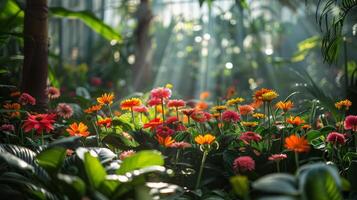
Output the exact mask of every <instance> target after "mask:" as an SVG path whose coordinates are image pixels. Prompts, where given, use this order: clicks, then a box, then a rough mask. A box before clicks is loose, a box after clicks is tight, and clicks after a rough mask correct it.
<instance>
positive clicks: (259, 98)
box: [253, 88, 273, 103]
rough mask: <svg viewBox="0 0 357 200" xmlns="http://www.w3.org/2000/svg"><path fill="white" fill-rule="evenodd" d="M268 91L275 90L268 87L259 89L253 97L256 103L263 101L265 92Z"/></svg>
mask: <svg viewBox="0 0 357 200" xmlns="http://www.w3.org/2000/svg"><path fill="white" fill-rule="evenodd" d="M268 92H273V90H270V89H267V88H262V89H260V90H257V91H256V92H255V93H254V95H253V99H254V102H255V103H259V102H262V101H263V94H265V93H268Z"/></svg>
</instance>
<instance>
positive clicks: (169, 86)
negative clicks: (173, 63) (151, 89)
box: [165, 83, 174, 89]
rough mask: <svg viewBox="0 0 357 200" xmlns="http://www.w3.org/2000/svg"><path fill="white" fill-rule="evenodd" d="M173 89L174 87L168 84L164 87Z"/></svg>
mask: <svg viewBox="0 0 357 200" xmlns="http://www.w3.org/2000/svg"><path fill="white" fill-rule="evenodd" d="M173 87H174V85H172V84H171V83H168V84H166V85H165V88H169V89H172V88H173Z"/></svg>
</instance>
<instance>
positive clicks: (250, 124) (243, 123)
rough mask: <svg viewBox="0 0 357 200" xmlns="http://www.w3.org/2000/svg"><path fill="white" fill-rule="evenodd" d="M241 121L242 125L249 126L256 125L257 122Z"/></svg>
mask: <svg viewBox="0 0 357 200" xmlns="http://www.w3.org/2000/svg"><path fill="white" fill-rule="evenodd" d="M241 123H242V125H243V126H245V127H250V128H253V127H256V126H258V122H241Z"/></svg>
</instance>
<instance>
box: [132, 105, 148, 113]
mask: <svg viewBox="0 0 357 200" xmlns="http://www.w3.org/2000/svg"><path fill="white" fill-rule="evenodd" d="M133 111H134V112H138V113H146V112H148V111H149V109H148V108H147V107H146V106H144V105H142V106H135V107H133Z"/></svg>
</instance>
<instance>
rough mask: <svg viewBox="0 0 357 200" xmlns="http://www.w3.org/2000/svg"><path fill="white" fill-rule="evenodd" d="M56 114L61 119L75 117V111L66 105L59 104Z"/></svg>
mask: <svg viewBox="0 0 357 200" xmlns="http://www.w3.org/2000/svg"><path fill="white" fill-rule="evenodd" d="M56 114H57V115H58V116H60V117H63V118H65V119H68V118H70V117H72V115H73V109H72V107H71V106H70V105H68V104H66V103H59V104H58V105H57V108H56Z"/></svg>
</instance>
